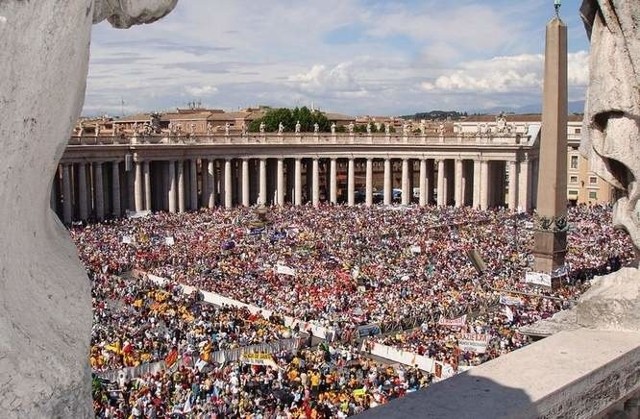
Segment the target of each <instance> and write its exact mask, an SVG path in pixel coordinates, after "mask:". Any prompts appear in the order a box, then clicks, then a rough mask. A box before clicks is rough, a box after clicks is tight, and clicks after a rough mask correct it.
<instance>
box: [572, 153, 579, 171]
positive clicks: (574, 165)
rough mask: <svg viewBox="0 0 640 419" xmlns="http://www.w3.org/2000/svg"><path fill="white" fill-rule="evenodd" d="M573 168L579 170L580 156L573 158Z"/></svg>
mask: <svg viewBox="0 0 640 419" xmlns="http://www.w3.org/2000/svg"><path fill="white" fill-rule="evenodd" d="M571 168H572V169H577V168H578V156H571Z"/></svg>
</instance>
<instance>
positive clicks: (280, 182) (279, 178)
mask: <svg viewBox="0 0 640 419" xmlns="http://www.w3.org/2000/svg"><path fill="white" fill-rule="evenodd" d="M276 189H277V197H278V202H277V204H278V205H280V206H283V205H284V159H282V158H279V159H278V160H277V162H276Z"/></svg>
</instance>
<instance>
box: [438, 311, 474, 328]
mask: <svg viewBox="0 0 640 419" xmlns="http://www.w3.org/2000/svg"><path fill="white" fill-rule="evenodd" d="M438 324H439V325H440V326H449V327H464V325H466V324H467V315H466V314H465V315H464V316H460V317H458V318H457V319H445V318H444V317H440V319H439V320H438Z"/></svg>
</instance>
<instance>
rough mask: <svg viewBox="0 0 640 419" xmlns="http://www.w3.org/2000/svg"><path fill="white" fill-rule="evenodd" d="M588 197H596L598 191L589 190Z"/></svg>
mask: <svg viewBox="0 0 640 419" xmlns="http://www.w3.org/2000/svg"><path fill="white" fill-rule="evenodd" d="M589 199H598V192H596V191H590V192H589Z"/></svg>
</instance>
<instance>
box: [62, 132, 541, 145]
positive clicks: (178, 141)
mask: <svg viewBox="0 0 640 419" xmlns="http://www.w3.org/2000/svg"><path fill="white" fill-rule="evenodd" d="M529 140H530V138H529V137H527V136H521V135H520V134H485V135H475V134H474V135H470V134H448V135H433V134H430V135H414V134H410V135H402V134H389V135H386V134H362V133H355V134H328V133H320V134H313V133H304V134H292V133H286V134H274V133H268V134H255V133H250V134H245V135H240V134H232V135H225V134H212V135H173V136H167V135H148V136H143V135H139V136H109V135H98V136H95V135H92V136H87V135H84V136H72V137H71V138H70V139H69V145H70V146H79V145H141V144H165V145H198V144H204V145H215V144H221V145H223V144H226V145H232V144H236V145H253V144H256V145H264V144H303V145H331V144H335V145H402V144H410V145H443V144H446V145H451V144H461V145H463V144H466V145H483V144H486V145H492V146H501V145H502V146H516V145H527V144H528V143H529Z"/></svg>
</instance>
